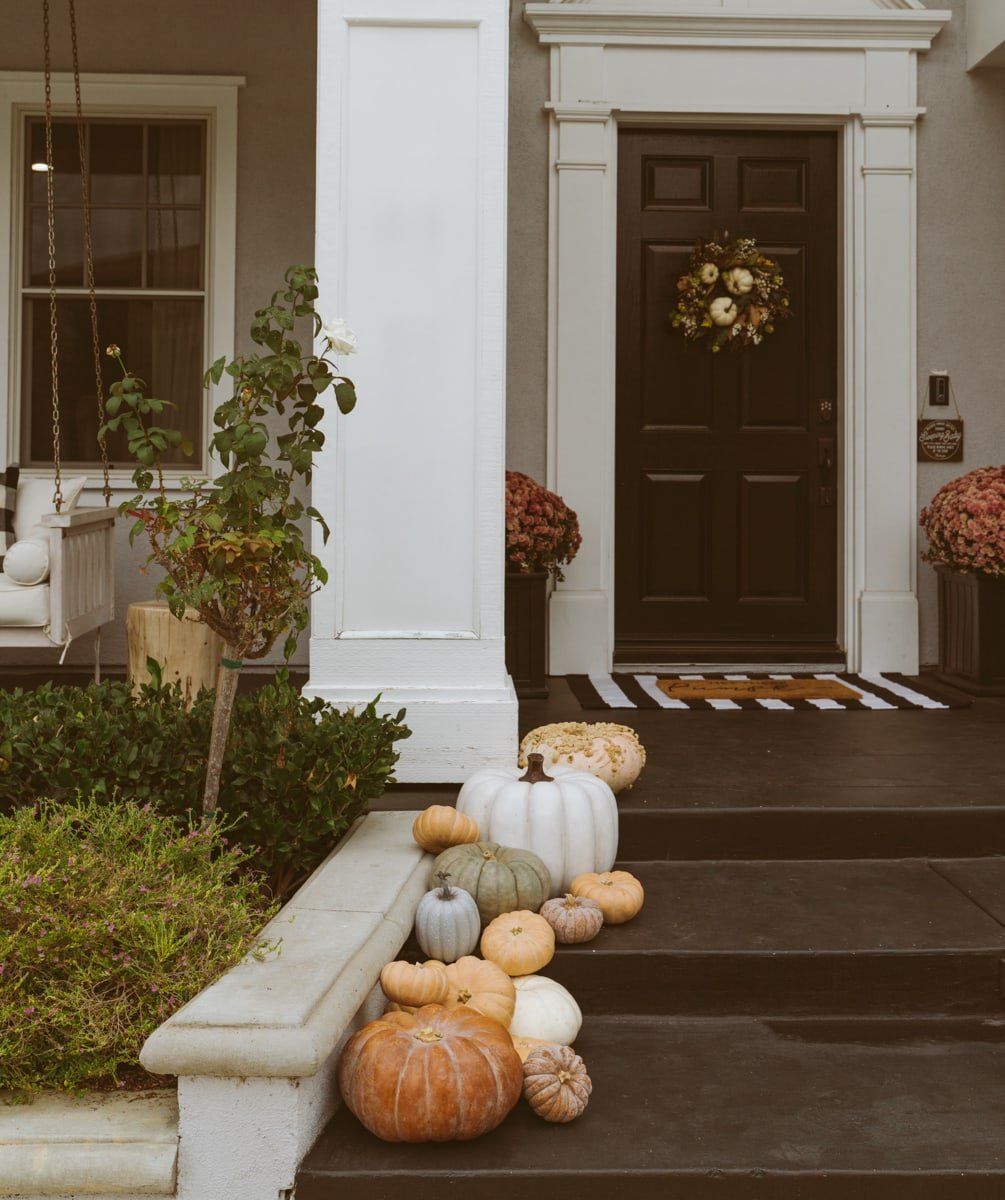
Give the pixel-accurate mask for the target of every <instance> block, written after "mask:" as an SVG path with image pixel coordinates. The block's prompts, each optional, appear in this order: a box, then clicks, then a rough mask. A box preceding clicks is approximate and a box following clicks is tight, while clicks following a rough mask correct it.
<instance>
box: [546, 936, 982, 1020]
mask: <svg viewBox="0 0 1005 1200" xmlns="http://www.w3.org/2000/svg"><path fill="white" fill-rule="evenodd" d="M1001 972H1002V967H1001V964H1000V962H999V959H998V958H997V956H996V955H993V954H984V955H980V954H952V953H943V954H931V953H930V954H919V955H912V954H910V953H905V952H900V953H897V954H891V955H882V954H868V955H855V954H846V955H841V954H837V955H827V956H822V955H812V954H776V955H771V954H715V955H704V954H687V955H684V954H672V953H662V954H661V953H653V954H624V955H620V954H613V953H605V954H602V955H600V954H593V955H587V954H584V953H582V952H581V951H580V952H574V953H567V952H566V953H562V952H560V953H559V954H557V955H556V956H555V958H554V959H552V961H551V962H550V963H549V964H548V966H547V968H546V969H545V971H544V974H546V975H548V976H549V977H550V978H552V979H555V980H557V981H558V982H559V983H561V984H562V985H563V986H564V987H566V988H568V989H569V991H570V992H571V993H572V994H573V995H574V996H575V997H576V1000H577V1002H578V1003H579V1006H580V1008H581V1009H582V1010H583V1012H584V1014H589V1013H594V1014H601V1013H603V1014H614V1013H630V1014H637V1015H653V1016H685V1015H687V1016H755V1015H759V1014H763V1013H776V1014H802V1015H811V1014H819V1013H828V1014H848V1015H853V1014H874V1015H875V1014H891V1015H894V1014H908V1013H944V1014H946V1015H948V1016H951V1015H961V1016H962V1015H967V1014H982V1015H983V1014H998V1013H1005V1004H1003V1000H1002V994H1001Z"/></svg>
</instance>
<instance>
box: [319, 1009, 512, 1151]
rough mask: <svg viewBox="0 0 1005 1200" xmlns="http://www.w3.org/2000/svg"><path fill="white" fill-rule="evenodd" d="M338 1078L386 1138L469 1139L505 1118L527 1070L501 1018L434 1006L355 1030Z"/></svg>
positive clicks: (370, 1125) (348, 1099) (358, 1112)
mask: <svg viewBox="0 0 1005 1200" xmlns="http://www.w3.org/2000/svg"><path fill="white" fill-rule="evenodd" d="M338 1081H339V1089H340V1091H341V1093H342V1098H343V1099H344V1100H345V1103H346V1106H347V1107H348V1109H349V1111H350V1112H351V1113H353V1114H354V1115H355V1116H356V1117H357V1119H358V1120H359V1121H361V1122H362V1124H363V1125H365V1126H366V1128H367V1129H369V1130H370V1132H371V1133H373V1134H376V1136H377V1137H379V1138H383V1139H384V1141H386V1142H447V1141H451V1140H453V1139H458V1140H460V1141H466V1140H468V1139H470V1138H476V1137H479V1136H480V1135H481V1134H483V1133H488V1132H489V1130H490V1129H495V1127H496V1126H497V1125H498V1124H500V1122H501V1121H502V1120H503V1119H504V1118H505V1116H506V1114H507V1113H508V1112H509V1111H510V1109H511V1108H512V1107H513V1106H514V1104H516V1102H517V1100H518V1099H519V1098H520V1092H521V1088H522V1086H523V1070H522V1067H521V1064H520V1056H519V1055H518V1054H517V1052H516V1051H515V1050H514V1049H513V1043H512V1042H511V1041H510V1037H509V1034H508V1033H507V1032H506V1030H505V1029H503V1028H502V1027H501V1026H499V1025H498V1024H496V1022H495V1021H491V1020H489V1019H488V1018H487V1017H484V1016H482V1015H481V1014H479V1013H476V1012H472V1011H470V1010H469V1009H465V1008H460V1009H452V1010H448V1009H445V1008H442V1007H441V1006H440V1005H438V1004H428V1005H426V1006H425V1007H423V1008H420V1009H419V1010H418V1011H417V1012H416V1013H415V1014H414V1015H410V1014H408V1013H392V1014H389V1015H388V1016H385V1017H380V1018H378V1019H377V1020H376V1021H371V1022H370V1023H369V1024H368V1025H364V1026H363V1028H362V1029H361V1030H359V1032H358V1033H355V1034H353V1036H352V1037H351V1038H350V1039H349V1041H348V1042H347V1043H346V1046H345V1049H344V1050H343V1052H342V1057H341V1059H340V1061H339V1068H338Z"/></svg>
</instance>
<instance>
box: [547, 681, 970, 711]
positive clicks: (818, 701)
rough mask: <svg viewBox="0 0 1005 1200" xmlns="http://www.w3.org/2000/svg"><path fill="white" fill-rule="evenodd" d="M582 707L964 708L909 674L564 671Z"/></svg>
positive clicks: (961, 701) (963, 702) (958, 699)
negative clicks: (685, 673) (706, 673)
mask: <svg viewBox="0 0 1005 1200" xmlns="http://www.w3.org/2000/svg"><path fill="white" fill-rule="evenodd" d="M566 679H567V680H568V683H569V686H570V687H571V688H572V692H573V694H574V695H575V697H576V699H577V700H578V701H579V703H580V704H581V705H582V707H583V708H588V709H600V708H665V709H678V710H680V709H691V710H696V709H697V710H704V711H706V712H707V711H708V710H709V709H712V710H715V711H721V712H736V711H739V710H743V709H747V710H757V711H767V712H796V711H798V710H803V711H811V712H812V711H816V712H834V711H837V712H896V711H899V710H903V709H915V710H918V711H921V710H928V711H933V710H940V709H941V710H949V709H951V708H968V707H969V706H970V703H971V701H970V700H969V698H967V697H965V696H955V695H952V696H951V695H949V694H947V693H944V692H941V691H939V690H937V689H936V688H933V687H930V686H929V685H928V684H927V683H924V682H922V681H921V680H919V679H918V677H917V676H914V675H896V674H883V675H853V674H851V673H842V674H840V675H835V674H829V673H828V674H820V675H781V674H778V675H767V674H765V675H761V674H747V675H617V674H615V675H567V676H566Z"/></svg>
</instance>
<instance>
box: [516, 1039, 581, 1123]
mask: <svg viewBox="0 0 1005 1200" xmlns="http://www.w3.org/2000/svg"><path fill="white" fill-rule="evenodd" d="M592 1091H593V1082H592V1081H591V1079H590V1077H589V1075H587V1073H586V1065H585V1063H584V1062H583V1060H582V1059H581V1058H580V1057H579V1055H578V1054H577V1053H576V1052H575V1050H573V1049H572V1047H571V1046H557V1045H551V1044H549V1043H545V1044H543V1045H541V1046H537V1047H535V1048H534V1049H533V1050H532V1051H531V1052H530V1053H529V1054H528V1055H527V1057H526V1059H525V1060H524V1064H523V1094H524V1097H525V1098H526V1100H527V1103H528V1104H529V1105H530V1106H531V1108H532V1109H533V1110H534V1112H536V1113H537V1115H538V1116H539V1117H543V1118H544V1120H546V1121H559V1122H565V1121H573V1120H575V1118H576V1117H578V1116H579V1115H580V1114H581V1113H582V1111H583V1109H585V1108H586V1105H587V1102H588V1101H589V1099H590V1093H591V1092H592Z"/></svg>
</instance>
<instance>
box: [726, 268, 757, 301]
mask: <svg viewBox="0 0 1005 1200" xmlns="http://www.w3.org/2000/svg"><path fill="white" fill-rule="evenodd" d="M722 282H723V283H724V284H725V285H726V289H727V291H730V292H732V293H733V295H734V296H746V294H747V293H748V292H749V291H752V290H753V287H754V277H753V275H751V273H750V272H749V271H748V270H747V268H746V267H733V269H732V270H731V271H726V272H725V273H724V274H723V277H722Z"/></svg>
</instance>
